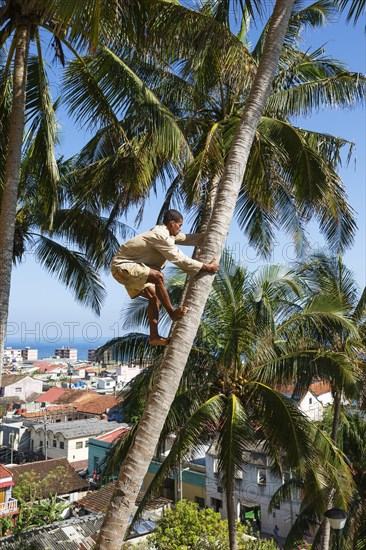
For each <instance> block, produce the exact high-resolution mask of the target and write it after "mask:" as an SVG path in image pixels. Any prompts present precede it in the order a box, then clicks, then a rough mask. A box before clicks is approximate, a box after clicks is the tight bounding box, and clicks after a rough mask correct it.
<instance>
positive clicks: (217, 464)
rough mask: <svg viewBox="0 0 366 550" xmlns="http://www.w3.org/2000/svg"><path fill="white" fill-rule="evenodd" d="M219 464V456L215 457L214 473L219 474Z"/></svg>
mask: <svg viewBox="0 0 366 550" xmlns="http://www.w3.org/2000/svg"><path fill="white" fill-rule="evenodd" d="M218 466H219V461H218V460H217V458H214V461H213V467H212V469H213V473H214V474H217V472H218Z"/></svg>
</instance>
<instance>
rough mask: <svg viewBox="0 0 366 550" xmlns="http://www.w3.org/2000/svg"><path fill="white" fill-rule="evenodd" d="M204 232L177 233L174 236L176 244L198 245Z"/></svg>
mask: <svg viewBox="0 0 366 550" xmlns="http://www.w3.org/2000/svg"><path fill="white" fill-rule="evenodd" d="M203 237H204V233H190V234H188V235H185V234H184V233H179V234H178V235H177V236H176V237H175V242H176V244H179V245H183V246H198V245H200V244H201V243H202V241H203Z"/></svg>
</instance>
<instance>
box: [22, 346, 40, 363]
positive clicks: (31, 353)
mask: <svg viewBox="0 0 366 550" xmlns="http://www.w3.org/2000/svg"><path fill="white" fill-rule="evenodd" d="M22 359H23V361H37V359H38V349H31V348H30V347H29V346H27V347H26V348H25V349H22Z"/></svg>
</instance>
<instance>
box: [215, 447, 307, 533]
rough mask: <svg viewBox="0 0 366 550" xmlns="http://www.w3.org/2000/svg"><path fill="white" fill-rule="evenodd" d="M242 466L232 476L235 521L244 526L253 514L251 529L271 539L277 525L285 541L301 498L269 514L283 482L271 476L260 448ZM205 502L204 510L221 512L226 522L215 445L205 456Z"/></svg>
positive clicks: (249, 455) (249, 454) (266, 460)
mask: <svg viewBox="0 0 366 550" xmlns="http://www.w3.org/2000/svg"><path fill="white" fill-rule="evenodd" d="M243 462H244V466H243V469H241V470H238V471H237V472H236V475H235V490H234V498H235V506H236V510H237V517H238V519H240V520H242V521H243V522H244V521H245V519H244V518H245V514H246V513H248V512H252V515H253V516H254V518H257V524H254V526H255V527H259V526H260V529H261V533H262V534H264V535H270V536H271V535H273V529H274V528H275V526H276V525H277V527H278V528H279V536H280V537H286V536H287V534H288V532H289V530H290V528H291V526H292V524H293V523H294V521H295V519H296V515H297V514H298V513H299V510H300V498H299V497H297V498H293V499H292V500H291V501H289V502H285V503H283V504H281V506H280V507H278V508H276V509H275V510H274V511H273V512H271V513H270V512H269V511H268V509H269V504H270V501H271V498H272V496H273V494H274V493H275V492H276V491H277V489H278V488H279V487H280V486H281V485H282V483H283V479H281V478H280V477H278V476H275V475H273V474H272V473H271V471H270V463H269V459H268V457H267V455H266V454H265V453H264V452H263V451H262V450H261V449H260V448H257V449H255V450H253V451H252V452H247V453H245V456H244V457H243ZM287 475H289V474H287ZM206 498H207V506H209V507H210V508H213V509H214V510H216V511H217V512H220V513H221V515H222V517H223V518H224V519H226V518H227V506H226V495H225V491H224V489H223V487H222V486H221V485H220V480H219V478H218V474H217V455H216V450H215V445H214V444H213V445H211V447H210V449H209V450H208V452H207V454H206Z"/></svg>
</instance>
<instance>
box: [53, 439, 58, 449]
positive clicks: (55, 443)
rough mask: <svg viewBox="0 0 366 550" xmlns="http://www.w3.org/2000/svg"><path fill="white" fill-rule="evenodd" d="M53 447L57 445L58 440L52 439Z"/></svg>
mask: <svg viewBox="0 0 366 550" xmlns="http://www.w3.org/2000/svg"><path fill="white" fill-rule="evenodd" d="M52 447H57V441H56V439H54V440H53V441H52Z"/></svg>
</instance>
